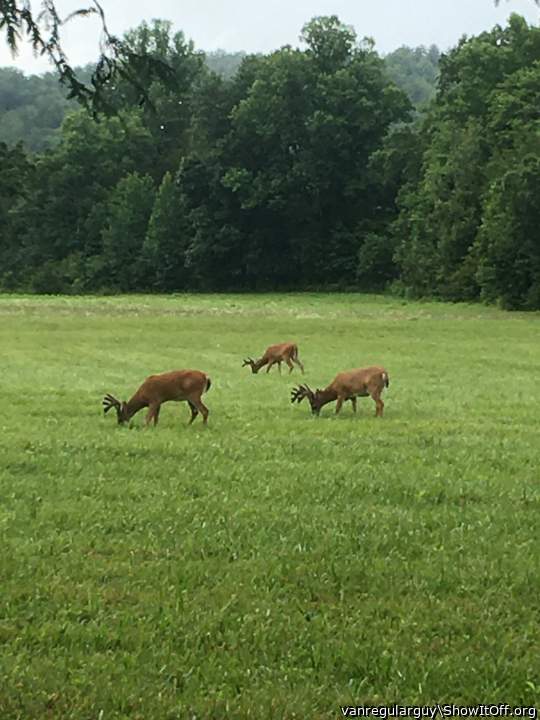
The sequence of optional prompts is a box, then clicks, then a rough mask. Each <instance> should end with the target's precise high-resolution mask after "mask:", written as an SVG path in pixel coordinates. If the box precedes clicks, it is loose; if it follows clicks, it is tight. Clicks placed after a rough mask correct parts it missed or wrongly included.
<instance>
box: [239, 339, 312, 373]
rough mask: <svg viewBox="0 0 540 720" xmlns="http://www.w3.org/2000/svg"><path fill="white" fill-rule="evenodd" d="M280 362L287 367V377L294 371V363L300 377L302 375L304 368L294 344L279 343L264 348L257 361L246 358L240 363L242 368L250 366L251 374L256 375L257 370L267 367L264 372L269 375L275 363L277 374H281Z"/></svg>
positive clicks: (296, 346)
mask: <svg viewBox="0 0 540 720" xmlns="http://www.w3.org/2000/svg"><path fill="white" fill-rule="evenodd" d="M282 362H286V363H287V365H288V366H289V375H290V374H291V373H292V371H293V370H294V365H293V363H295V365H298V367H299V368H300V370H301V371H302V375H303V374H304V366H303V365H302V363H301V362H300V359H299V357H298V345H296V344H295V343H280V344H279V345H270V347H267V348H266V351H265V353H264V355H263V356H262V357H261V358H259V359H258V360H252V359H251V358H247V359H246V360H244V362H243V363H242V367H245V366H246V365H250V366H251V372H252V373H253V374H254V375H256V374H257V373H258V372H259V370H260V369H261V368H262V367H264V365H268V367H267V368H266V372H267V373H269V372H270V368H271V367H272V365H275V364H276V363H277V366H278V369H279V372H280V373H281V363H282Z"/></svg>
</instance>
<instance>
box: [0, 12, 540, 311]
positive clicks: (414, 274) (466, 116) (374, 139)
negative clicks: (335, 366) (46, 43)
mask: <svg viewBox="0 0 540 720" xmlns="http://www.w3.org/2000/svg"><path fill="white" fill-rule="evenodd" d="M302 39H303V49H294V48H291V47H285V48H282V49H280V50H278V51H276V52H274V53H271V54H269V55H266V56H246V57H243V58H240V64H239V67H238V69H237V70H236V72H235V71H234V70H230V72H226V73H222V74H219V73H216V72H213V71H212V70H210V69H209V67H208V63H207V61H206V59H205V57H204V55H203V54H202V53H199V52H197V51H196V50H195V48H194V47H193V45H192V44H191V43H190V42H187V41H186V40H185V38H184V36H183V35H182V34H181V33H176V34H173V33H172V32H171V28H170V25H169V24H168V23H166V22H162V21H160V22H154V23H153V24H152V25H150V26H149V25H146V24H145V25H143V26H141V27H139V28H138V29H137V30H135V31H132V32H131V33H129V34H128V36H127V38H126V40H127V42H128V43H130V44H131V46H132V47H133V48H134V49H136V50H137V53H138V54H139V55H140V54H141V53H142V54H144V53H147V54H152V55H153V56H154V57H158V58H161V59H163V60H164V61H165V62H166V63H167V64H168V65H169V66H170V67H172V69H173V73H172V75H171V74H167V75H166V76H163V77H159V76H155V75H151V74H146V73H145V72H144V68H142V69H141V72H140V73H139V75H138V76H139V79H140V82H141V83H142V84H144V86H145V89H146V90H147V94H148V97H149V98H150V100H151V104H145V105H144V106H143V107H140V106H139V102H138V97H139V96H138V94H137V91H136V88H133V87H132V86H130V85H126V84H125V83H124V82H123V81H122V80H121V79H120V78H116V79H113V80H112V81H111V83H110V87H109V88H108V91H107V92H108V96H109V97H108V100H109V104H110V106H111V109H112V110H113V112H112V114H111V115H110V116H107V117H101V118H100V119H99V122H96V121H95V120H93V119H92V118H91V117H90V116H89V115H88V114H86V113H85V112H82V111H79V112H74V113H72V114H70V115H68V116H67V118H66V119H65V121H64V123H63V125H62V129H61V133H60V138H59V141H58V143H57V145H56V146H55V147H54V148H53V149H51V150H49V151H47V152H43V153H41V154H38V155H27V154H26V152H25V151H24V150H23V148H22V147H21V146H15V147H13V146H11V147H8V146H7V145H0V286H1V288H2V289H3V290H6V291H10V290H29V291H35V292H127V291H143V290H144V291H159V292H167V291H182V290H188V289H196V290H225V289H227V290H247V289H250V290H252V289H255V290H267V289H292V288H295V289H303V288H315V287H317V288H328V289H340V288H349V289H358V290H382V289H385V288H389V287H390V288H392V289H393V290H394V291H395V292H400V293H404V294H405V293H407V294H411V295H415V296H435V297H441V298H446V299H451V300H461V299H467V300H472V299H486V300H489V301H499V302H501V304H502V305H504V306H505V307H508V308H538V307H540V239H539V235H538V231H537V226H538V224H539V222H540V207H539V206H540V200H539V199H538V192H537V188H538V187H539V183H538V181H539V180H540V152H539V150H540V145H539V143H540V140H539V138H540V133H539V130H540V127H539V123H540V117H539V112H538V108H539V107H540V104H539V100H540V98H539V94H540V30H539V29H538V28H536V27H530V26H528V25H527V23H526V22H525V21H524V20H523V19H522V18H520V17H519V16H517V15H514V16H512V18H511V20H510V22H509V25H508V26H507V27H506V28H500V27H496V28H495V29H494V30H493V31H491V32H488V33H483V34H482V35H480V36H478V37H476V38H471V39H468V40H463V41H462V42H460V44H459V45H458V47H456V48H455V49H454V50H452V51H451V52H449V53H448V54H446V55H444V56H443V57H442V58H441V60H440V63H439V56H438V52H437V51H436V48H430V49H429V50H420V51H419V52H418V59H419V60H420V61H421V62H422V63H423V64H424V65H425V76H426V78H425V82H426V86H424V91H425V87H428V86H429V78H430V77H431V78H432V79H433V80H434V79H435V74H436V73H437V70H434V74H431V75H430V72H431V71H430V70H429V66H431V67H432V68H435V67H436V66H438V65H440V77H439V84H438V90H437V93H436V96H435V97H434V99H433V100H432V101H431V103H430V104H429V106H428V107H427V108H424V112H423V113H421V114H420V115H419V114H418V107H419V106H421V105H422V103H424V105H425V104H426V103H427V101H428V99H429V94H428V95H427V96H425V97H424V95H422V92H424V91H422V90H421V89H420V90H419V91H418V92H419V97H420V98H423V99H421V100H418V99H417V100H416V103H417V106H416V108H415V107H414V106H413V104H412V102H411V100H410V99H409V97H408V96H407V94H406V93H405V92H403V91H402V90H401V89H400V88H399V87H398V86H397V84H396V82H397V77H395V75H396V72H397V71H396V69H395V68H394V70H393V71H392V69H391V68H390V66H389V64H388V59H386V61H385V60H384V59H382V58H381V57H380V56H379V55H378V54H377V53H376V52H375V50H374V47H373V45H372V43H371V42H370V41H369V40H364V41H361V42H358V40H357V38H356V36H355V35H354V33H353V31H352V30H351V29H350V28H349V27H347V26H344V25H342V24H341V23H340V22H339V21H338V20H337V18H335V17H330V18H315V19H314V20H312V21H311V22H310V23H308V24H307V25H306V26H305V27H304V29H303V34H302ZM402 67H403V65H402ZM392 72H393V73H394V74H392ZM405 75H406V73H405ZM392 77H393V78H394V79H392ZM409 94H411V92H410V91H409ZM424 94H425V93H424Z"/></svg>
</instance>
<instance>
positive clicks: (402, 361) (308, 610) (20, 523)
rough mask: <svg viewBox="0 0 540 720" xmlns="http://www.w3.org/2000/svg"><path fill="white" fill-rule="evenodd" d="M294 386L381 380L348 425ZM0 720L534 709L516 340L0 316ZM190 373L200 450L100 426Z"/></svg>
mask: <svg viewBox="0 0 540 720" xmlns="http://www.w3.org/2000/svg"><path fill="white" fill-rule="evenodd" d="M287 340H295V341H297V342H298V344H299V349H300V358H301V359H302V360H303V362H304V364H305V366H306V375H305V377H304V378H303V379H304V380H305V381H306V382H308V383H309V384H310V385H311V386H312V387H317V386H323V385H324V384H326V383H328V382H330V380H331V379H332V378H333V377H334V375H335V374H336V372H338V371H340V370H345V369H349V368H353V367H360V366H366V365H370V364H384V365H385V367H386V368H387V370H388V372H389V375H390V388H389V389H388V390H387V391H386V392H385V395H384V400H385V403H386V407H385V415H384V418H383V419H382V420H381V419H376V418H375V417H374V409H375V407H374V404H373V402H372V401H371V400H370V399H369V398H368V399H361V400H360V401H359V410H358V414H357V415H356V416H354V415H353V413H352V409H351V406H350V403H347V404H346V405H345V407H344V409H343V411H342V413H341V415H340V416H338V417H335V416H334V414H333V405H330V406H327V407H326V408H324V409H323V411H322V415H321V417H320V418H313V417H312V416H311V414H310V412H309V408H308V406H307V405H306V403H303V404H302V405H300V406H294V407H293V406H292V405H291V404H290V401H289V394H290V390H291V388H292V386H293V384H294V383H295V382H298V381H300V380H301V379H302V376H301V375H300V374H299V373H298V372H297V371H295V372H294V373H293V375H292V376H291V377H289V376H288V375H287V373H285V372H284V373H283V375H282V376H280V375H279V373H278V372H277V370H276V369H275V368H274V369H273V370H272V371H271V373H270V374H269V375H266V374H264V372H262V373H261V374H259V375H256V376H254V375H252V374H251V372H250V371H249V369H248V368H243V369H242V368H241V362H242V359H243V358H244V357H245V356H246V355H251V356H253V357H255V356H258V355H259V354H261V353H262V351H263V350H264V348H265V347H266V346H267V345H269V344H271V343H274V342H282V341H287ZM0 342H1V348H2V375H1V388H2V393H1V395H2V414H1V420H0V427H1V434H0V540H1V548H2V552H1V555H0V583H1V585H0V588H1V591H0V603H1V605H0V718H1V719H2V720H8V719H12V718H20V719H24V720H27V719H34V718H35V719H36V720H37V719H39V720H41V719H43V718H54V719H57V718H76V719H77V720H79V719H83V718H84V719H86V718H88V720H90V719H95V720H98V718H99V720H109V719H110V718H130V719H132V718H139V719H141V720H143V719H144V720H162V719H163V720H165V719H167V720H172V719H173V718H178V719H180V718H182V719H183V718H190V719H191V718H193V719H200V718H272V719H274V718H300V719H304V718H336V717H340V716H341V712H340V709H339V705H340V704H349V703H353V704H388V703H393V702H398V703H402V704H409V703H413V704H419V703H431V702H436V701H440V702H452V703H463V704H474V703H479V702H485V703H495V702H497V703H498V702H506V703H510V704H520V705H534V704H537V705H538V704H539V703H540V660H539V658H540V633H539V627H540V623H539V620H540V617H539V610H540V559H539V558H540V541H539V510H540V502H539V501H540V486H539V480H540V432H539V407H540V382H539V380H540V316H539V315H538V314H529V315H526V314H508V313H503V312H500V311H498V310H496V309H493V308H484V307H481V306H466V305H455V306H451V305H444V304H435V303H432V304H431V303H423V304H419V303H407V302H401V301H396V300H392V299H389V298H382V297H380V298H379V297H370V296H358V295H322V294H321V295H317V294H313V295H309V294H306V295H268V296H176V297H143V296H141V297H121V298H62V297H59V298H50V297H47V298H45V297H44V298H37V297H21V296H18V297H17V296H12V297H9V296H3V297H0ZM190 367H191V368H198V369H202V370H204V371H206V372H208V373H209V375H210V377H211V378H212V388H211V390H210V391H209V393H208V394H207V395H206V396H205V398H204V399H205V402H206V404H207V405H208V407H209V408H210V419H209V426H208V428H204V427H203V426H202V423H201V421H200V419H197V421H196V423H195V424H194V425H193V426H191V427H188V426H187V421H188V419H189V410H188V407H187V406H186V404H185V403H182V404H174V403H170V404H167V405H165V406H164V408H163V410H162V412H161V417H160V423H159V425H158V427H157V428H155V429H154V428H151V429H148V430H146V429H144V411H143V412H141V413H140V414H139V415H137V416H136V418H135V420H134V421H133V424H132V427H131V428H128V427H118V426H117V424H116V418H115V417H112V414H109V415H108V416H106V417H104V416H103V414H102V412H101V405H100V403H101V398H102V396H103V395H104V394H105V393H106V392H112V393H113V394H116V395H117V396H119V397H121V398H123V399H126V398H127V397H129V395H130V394H131V393H132V392H133V391H134V390H135V389H136V388H137V387H138V385H139V384H140V382H142V380H143V379H144V378H145V377H146V376H147V375H149V374H151V373H155V372H161V371H165V370H171V369H177V368H190Z"/></svg>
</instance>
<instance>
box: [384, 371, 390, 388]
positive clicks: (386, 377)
mask: <svg viewBox="0 0 540 720" xmlns="http://www.w3.org/2000/svg"><path fill="white" fill-rule="evenodd" d="M382 379H383V383H384V384H385V386H386V387H388V386H389V385H390V378H389V377H388V373H387V372H386V370H383V374H382Z"/></svg>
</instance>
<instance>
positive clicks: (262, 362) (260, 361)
mask: <svg viewBox="0 0 540 720" xmlns="http://www.w3.org/2000/svg"><path fill="white" fill-rule="evenodd" d="M267 364H268V359H267V358H264V357H262V358H259V359H258V360H255V362H254V363H253V367H254V368H255V370H260V369H261V368H262V367H263V366H264V365H267Z"/></svg>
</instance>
